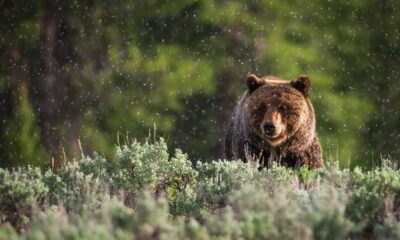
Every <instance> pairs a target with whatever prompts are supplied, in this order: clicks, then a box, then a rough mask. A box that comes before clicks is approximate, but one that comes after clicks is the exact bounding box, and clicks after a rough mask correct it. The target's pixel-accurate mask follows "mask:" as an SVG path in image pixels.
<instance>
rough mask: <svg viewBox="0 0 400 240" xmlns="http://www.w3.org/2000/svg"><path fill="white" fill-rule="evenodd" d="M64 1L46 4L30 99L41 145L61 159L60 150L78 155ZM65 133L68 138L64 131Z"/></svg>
mask: <svg viewBox="0 0 400 240" xmlns="http://www.w3.org/2000/svg"><path fill="white" fill-rule="evenodd" d="M65 5H66V3H64V2H63V1H53V0H44V1H43V5H42V9H43V16H42V35H41V39H40V66H39V68H38V71H37V74H36V76H34V77H33V78H32V84H31V89H30V92H31V94H30V95H31V98H32V100H33V103H34V105H35V110H36V112H37V114H38V116H37V117H38V124H39V127H40V132H41V142H42V144H43V145H44V147H45V148H46V149H47V151H48V152H49V153H50V155H51V156H53V157H55V158H56V159H60V157H61V155H60V148H61V147H62V145H63V144H66V145H67V146H65V147H66V149H71V150H72V152H73V153H74V154H75V153H77V152H78V145H77V139H78V134H79V124H78V120H79V113H78V112H77V110H76V106H77V103H76V101H75V100H76V96H77V95H78V94H76V93H77V87H76V84H74V81H73V80H72V74H71V69H69V71H65V68H66V65H68V64H69V66H67V67H68V68H70V66H71V65H72V64H71V63H74V61H75V59H74V57H73V56H74V50H73V47H72V41H70V39H68V37H69V28H68V24H67V12H66V11H67V6H65ZM63 128H64V129H65V136H64V135H63V134H64V133H62V129H63Z"/></svg>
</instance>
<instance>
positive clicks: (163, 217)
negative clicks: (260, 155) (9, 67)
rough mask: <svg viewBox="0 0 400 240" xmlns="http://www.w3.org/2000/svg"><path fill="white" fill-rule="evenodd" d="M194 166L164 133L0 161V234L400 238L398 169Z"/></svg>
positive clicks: (34, 236)
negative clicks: (36, 160)
mask: <svg viewBox="0 0 400 240" xmlns="http://www.w3.org/2000/svg"><path fill="white" fill-rule="evenodd" d="M383 162H384V163H383V164H382V166H379V167H375V168H374V169H372V170H368V171H365V170H362V169H361V168H355V169H354V170H349V169H340V168H339V167H338V164H337V163H331V162H326V167H325V168H324V169H319V170H309V169H308V168H307V167H306V166H304V167H302V168H300V169H299V170H292V169H287V168H283V167H279V166H274V167H273V168H271V169H268V170H267V169H263V170H259V169H258V166H256V165H255V164H246V163H243V162H241V161H231V162H228V161H223V160H219V161H212V162H208V163H202V162H198V163H197V164H192V162H191V161H190V160H189V159H188V156H187V155H186V154H184V153H182V151H180V150H179V149H178V150H176V151H175V153H173V154H170V153H169V152H168V148H167V144H166V142H165V141H164V140H163V139H159V140H157V141H154V142H153V143H150V142H146V143H140V142H136V141H134V142H132V143H129V144H126V145H123V146H118V147H117V155H116V157H115V158H114V159H106V158H105V157H103V156H101V155H99V154H94V155H93V156H92V157H89V156H85V155H83V154H82V157H81V158H80V159H79V160H77V161H69V162H66V163H65V164H64V165H63V166H61V167H60V168H58V169H56V170H52V169H51V168H49V169H48V170H46V171H43V170H41V169H39V168H33V167H22V168H17V169H12V170H9V169H0V239H360V238H362V239H364V238H369V239H371V238H372V239H399V238H400V223H399V214H400V208H399V206H400V173H399V170H398V169H397V167H396V166H393V165H391V164H390V163H389V162H388V161H383Z"/></svg>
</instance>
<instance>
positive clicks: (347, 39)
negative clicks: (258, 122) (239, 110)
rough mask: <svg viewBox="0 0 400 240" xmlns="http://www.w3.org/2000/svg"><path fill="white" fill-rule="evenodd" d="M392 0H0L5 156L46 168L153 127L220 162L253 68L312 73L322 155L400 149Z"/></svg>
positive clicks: (359, 161)
mask: <svg viewBox="0 0 400 240" xmlns="http://www.w3.org/2000/svg"><path fill="white" fill-rule="evenodd" d="M399 3H400V2H399V1H395V0H387V1H378V0H370V1H364V2H363V1H351V2H346V1H308V2H307V4H304V3H303V2H301V1H291V0H260V1H255V2H254V1H243V0H232V1H212V0H196V1H194V0H188V1H173V2H168V1H159V0H153V1H137V0H136V1H135V0H124V1H121V0H119V1H117V2H116V3H115V4H113V7H110V3H109V2H108V1H105V0H91V1H89V0H82V1H80V2H79V4H78V3H77V2H75V1H55V2H54V1H52V2H51V4H50V3H49V4H42V3H41V2H29V4H27V3H25V2H23V1H12V2H10V3H9V4H7V5H4V6H3V7H2V8H1V9H0V11H1V14H0V21H1V22H2V23H3V24H2V26H0V35H1V36H2V37H1V38H0V50H1V52H2V53H4V54H2V55H1V56H0V102H1V103H2V107H1V108H0V113H1V115H0V122H1V123H2V125H1V126H0V155H1V159H2V161H1V163H0V164H1V166H2V167H9V166H11V167H12V166H21V165H24V164H26V163H29V164H30V165H36V166H43V165H44V163H45V162H46V161H45V160H47V163H49V162H50V160H51V157H55V160H56V161H57V160H59V159H58V156H53V155H56V152H57V151H58V149H59V147H60V145H63V146H64V148H65V150H66V152H67V155H77V149H78V148H77V147H76V140H77V139H78V138H80V139H81V140H82V144H83V146H84V147H85V149H86V150H87V151H88V152H94V151H98V152H100V153H101V154H102V155H105V156H106V157H107V158H113V157H114V155H115V149H114V148H113V147H112V146H113V143H114V142H115V139H116V138H117V132H118V133H119V134H118V135H120V136H126V135H129V133H134V135H135V136H137V137H138V138H139V139H144V138H146V137H147V132H148V129H150V128H152V127H153V124H156V125H157V127H158V130H159V132H160V133H161V134H160V135H161V136H168V138H169V142H170V145H171V146H172V148H181V149H182V150H184V151H185V152H187V153H189V154H190V155H191V156H193V159H192V160H193V161H195V160H197V159H198V158H201V159H203V160H210V159H217V158H219V157H220V155H219V154H220V146H221V143H222V138H223V129H224V127H221V126H225V125H226V122H227V119H228V117H229V115H230V113H231V112H232V110H233V108H234V103H235V102H236V100H237V99H238V98H239V96H240V95H241V94H242V93H243V91H244V90H245V89H246V86H245V84H244V78H245V76H246V74H247V73H248V72H254V73H257V74H258V75H264V74H265V75H275V76H278V77H281V78H284V79H294V78H296V77H297V76H299V75H300V74H308V75H309V76H310V78H311V79H312V88H313V89H312V93H311V95H310V98H311V100H312V102H313V104H314V107H315V110H316V111H315V112H316V116H317V123H318V124H317V126H318V134H319V137H320V139H321V143H322V146H323V149H324V155H325V158H329V159H333V160H334V161H340V164H341V166H342V167H344V166H347V164H349V165H350V166H351V167H354V166H356V165H358V166H361V165H362V166H366V167H372V165H373V163H372V160H373V159H376V156H379V155H380V154H383V155H386V154H387V155H390V156H393V158H396V157H397V158H398V156H400V151H399V149H400V147H399V146H398V143H399V142H400V141H399V140H400V139H399V136H400V133H399V130H398V129H400V128H399V123H400V120H399V118H400V114H399V111H398V109H397V108H396V106H398V105H400V94H399V92H400V91H399V85H398V83H397V79H398V75H399V72H398V71H397V65H398V64H397V62H398V59H399V55H400V45H399V44H398V38H399V31H398V27H397V26H398V25H399V24H400V17H399V15H398V14H396V9H398V8H399V7H400V5H399ZM305 5H306V6H305ZM55 11H57V14H54V12H55ZM47 18H49V20H44V19H47ZM53 22H55V23H56V24H55V26H53ZM338 26H340V27H338ZM53 28H54V29H53ZM49 29H52V30H51V31H50V30H49ZM67 29H68V30H67ZM46 34H49V36H47V35H46ZM45 36H47V37H45ZM42 49H47V50H48V51H42ZM49 53H53V54H49ZM49 55H51V56H49ZM52 79H53V80H52ZM41 114H44V115H43V116H42V115H41ZM40 116H42V117H40ZM49 136H50V137H51V138H50V140H49ZM39 143H41V144H39ZM42 146H45V148H46V151H47V154H48V155H49V156H47V158H46V155H44V154H45V153H44V152H43V150H42ZM350 160H351V162H350ZM26 161H29V162H26Z"/></svg>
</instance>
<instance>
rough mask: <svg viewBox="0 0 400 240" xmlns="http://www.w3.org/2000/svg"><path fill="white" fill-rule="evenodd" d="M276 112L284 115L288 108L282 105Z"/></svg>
mask: <svg viewBox="0 0 400 240" xmlns="http://www.w3.org/2000/svg"><path fill="white" fill-rule="evenodd" d="M278 110H279V112H281V113H286V112H287V111H288V108H287V107H286V106H284V105H281V106H279V108H278Z"/></svg>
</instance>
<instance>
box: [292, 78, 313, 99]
mask: <svg viewBox="0 0 400 240" xmlns="http://www.w3.org/2000/svg"><path fill="white" fill-rule="evenodd" d="M290 83H291V84H292V86H293V87H294V88H296V89H297V90H299V91H300V92H301V93H302V94H303V95H304V96H305V97H308V94H309V93H310V88H311V81H310V78H309V77H308V76H306V75H302V76H300V77H299V78H297V79H296V80H293V81H291V82H290Z"/></svg>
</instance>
